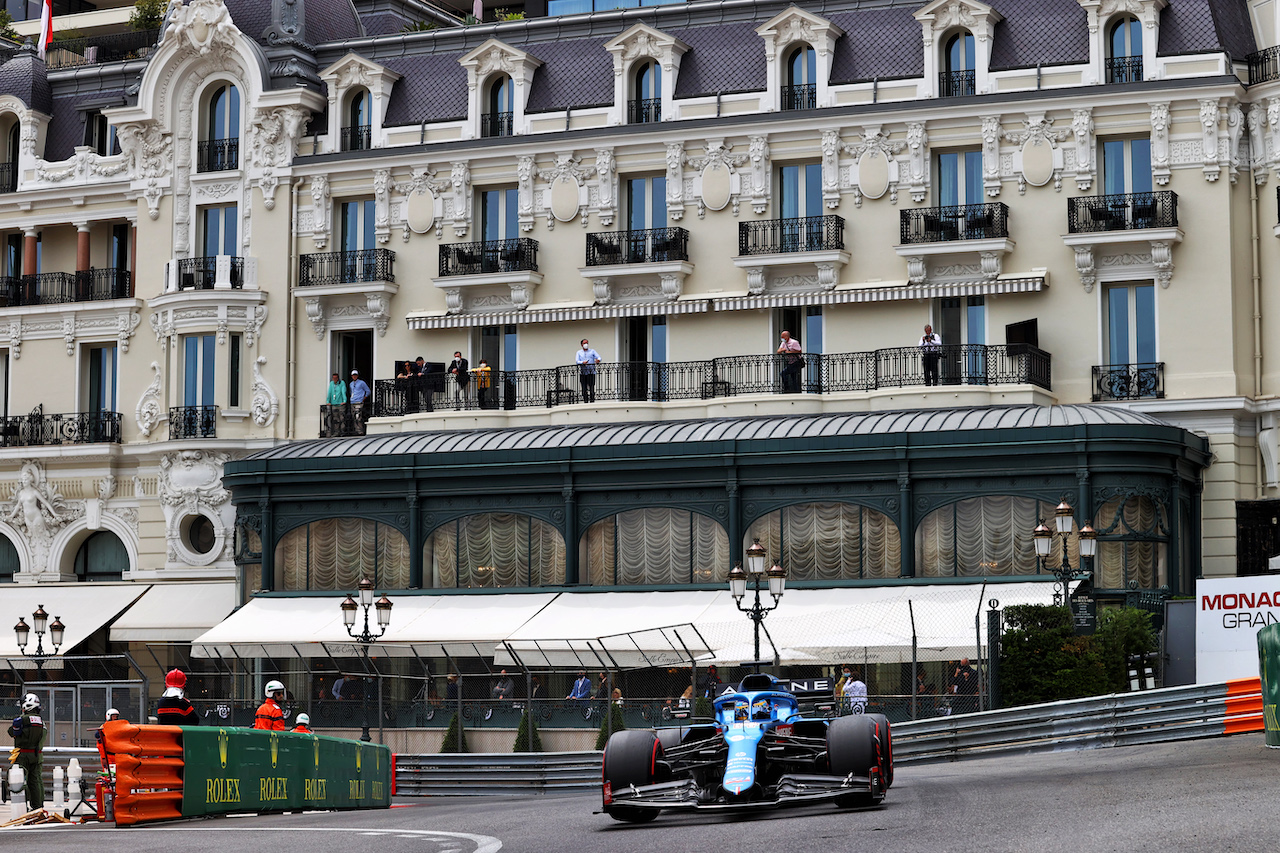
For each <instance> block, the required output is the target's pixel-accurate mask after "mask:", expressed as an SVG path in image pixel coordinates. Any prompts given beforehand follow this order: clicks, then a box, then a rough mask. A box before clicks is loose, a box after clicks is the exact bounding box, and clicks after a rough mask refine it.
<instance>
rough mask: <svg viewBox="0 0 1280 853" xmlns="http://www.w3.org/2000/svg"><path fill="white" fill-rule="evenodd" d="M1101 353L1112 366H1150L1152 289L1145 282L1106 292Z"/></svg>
mask: <svg viewBox="0 0 1280 853" xmlns="http://www.w3.org/2000/svg"><path fill="white" fill-rule="evenodd" d="M1105 308H1106V312H1107V317H1106V322H1105V323H1104V324H1103V328H1104V329H1105V331H1106V340H1104V341H1103V353H1104V357H1105V360H1106V362H1107V364H1109V365H1112V366H1119V365H1131V364H1154V363H1155V362H1156V360H1157V354H1156V288H1155V285H1154V284H1152V283H1150V282H1147V283H1140V284H1113V285H1111V286H1110V287H1108V288H1107V290H1106V304H1105Z"/></svg>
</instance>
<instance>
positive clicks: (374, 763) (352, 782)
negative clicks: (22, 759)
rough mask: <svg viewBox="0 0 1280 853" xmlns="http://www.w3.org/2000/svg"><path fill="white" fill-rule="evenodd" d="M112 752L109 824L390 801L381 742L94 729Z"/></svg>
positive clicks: (119, 726) (117, 726) (388, 763)
mask: <svg viewBox="0 0 1280 853" xmlns="http://www.w3.org/2000/svg"><path fill="white" fill-rule="evenodd" d="M103 736H104V739H105V748H106V750H107V752H108V753H113V754H114V755H115V765H116V778H115V814H116V824H117V825H119V826H126V825H129V824H134V823H143V822H147V821H155V820H172V819H174V818H179V817H197V816H201V815H211V814H229V813H233V812H261V811H292V810H299V809H304V808H306V809H368V808H387V807H389V806H390V805H391V787H392V758H391V750H390V749H389V748H387V747H386V746H383V745H381V744H370V743H361V742H360V741H353V740H345V739H343V738H333V737H322V736H319V735H302V734H292V733H288V732H267V731H255V730H252V729H234V728H213V727H208V728H197V727H189V728H183V727H178V726H135V725H133V724H131V723H126V722H113V723H107V724H105V725H104V726H103Z"/></svg>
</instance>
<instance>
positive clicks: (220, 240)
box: [200, 204, 239, 258]
mask: <svg viewBox="0 0 1280 853" xmlns="http://www.w3.org/2000/svg"><path fill="white" fill-rule="evenodd" d="M238 226H239V216H238V208H237V207H236V205H234V204H224V205H218V206H216V207H202V208H200V243H201V245H200V250H201V253H202V254H203V255H204V256H205V257H206V258H212V257H214V256H215V255H236V254H239V251H238V247H237V245H236V231H237V228H238Z"/></svg>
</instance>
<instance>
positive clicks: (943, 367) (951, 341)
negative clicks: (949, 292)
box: [936, 296, 987, 385]
mask: <svg viewBox="0 0 1280 853" xmlns="http://www.w3.org/2000/svg"><path fill="white" fill-rule="evenodd" d="M937 316H938V322H937V323H936V326H937V331H938V334H940V335H941V336H942V345H943V355H942V361H941V363H940V364H939V366H938V367H939V371H940V373H941V376H940V379H941V381H942V382H943V384H948V385H959V384H961V383H963V384H965V385H985V384H986V382H987V379H986V376H987V363H986V353H985V351H984V349H983V347H982V345H983V344H985V343H986V342H987V306H986V297H983V296H960V297H953V298H947V299H939V300H938V306H937Z"/></svg>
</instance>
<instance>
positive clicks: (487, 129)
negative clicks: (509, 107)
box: [480, 113, 515, 136]
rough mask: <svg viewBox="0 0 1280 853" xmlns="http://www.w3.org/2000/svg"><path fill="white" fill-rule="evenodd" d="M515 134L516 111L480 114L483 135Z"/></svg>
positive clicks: (481, 133)
mask: <svg viewBox="0 0 1280 853" xmlns="http://www.w3.org/2000/svg"><path fill="white" fill-rule="evenodd" d="M514 134H515V113H485V114H484V115H482V116H480V135H481V136H512V135H514Z"/></svg>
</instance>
